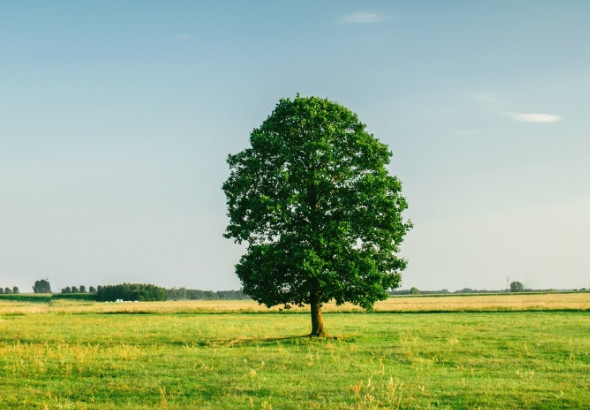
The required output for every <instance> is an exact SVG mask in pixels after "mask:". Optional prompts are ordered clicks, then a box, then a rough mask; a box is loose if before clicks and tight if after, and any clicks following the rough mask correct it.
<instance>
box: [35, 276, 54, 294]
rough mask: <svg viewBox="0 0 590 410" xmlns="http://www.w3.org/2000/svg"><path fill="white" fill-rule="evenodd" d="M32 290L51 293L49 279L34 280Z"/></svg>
mask: <svg viewBox="0 0 590 410" xmlns="http://www.w3.org/2000/svg"><path fill="white" fill-rule="evenodd" d="M33 292H34V293H51V285H50V284H49V280H45V279H40V280H37V281H35V284H34V285H33Z"/></svg>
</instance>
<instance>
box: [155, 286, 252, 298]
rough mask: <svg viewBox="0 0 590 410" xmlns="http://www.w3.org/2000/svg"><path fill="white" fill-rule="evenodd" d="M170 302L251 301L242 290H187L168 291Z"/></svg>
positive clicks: (175, 289)
mask: <svg viewBox="0 0 590 410" xmlns="http://www.w3.org/2000/svg"><path fill="white" fill-rule="evenodd" d="M166 292H167V293H168V299H169V300H242V299H250V296H248V295H246V294H244V292H242V291H241V290H218V291H212V290H200V289H187V288H184V287H182V288H172V289H167V290H166Z"/></svg>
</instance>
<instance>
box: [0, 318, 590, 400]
mask: <svg viewBox="0 0 590 410" xmlns="http://www.w3.org/2000/svg"><path fill="white" fill-rule="evenodd" d="M324 316H325V322H326V329H327V330H328V331H329V332H330V333H331V334H332V335H335V336H337V337H336V338H329V339H321V340H314V339H309V338H307V337H302V335H304V334H306V333H307V332H309V315H308V314H306V313H289V314H281V313H270V314H258V313H250V314H239V313H226V314H198V313H192V314H182V313H151V314H125V313H121V314H107V313H92V312H90V313H89V312H84V313H75V314H72V313H64V312H45V313H33V314H9V315H8V314H7V315H1V314H0V385H1V386H2V387H1V391H0V408H44V406H47V407H48V408H50V409H51V408H86V409H92V408H101V409H103V408H118V409H120V408H228V409H234V408H257V409H258V408H271V407H272V408H275V409H291V408H293V409H295V408H297V409H298V408H323V409H333V408H343V409H348V408H362V409H364V408H429V407H441V408H478V407H481V408H531V407H532V408H560V407H573V408H583V407H585V406H587V405H588V403H590V391H589V389H590V337H589V335H590V313H588V312H584V311H582V312H501V313H500V312H496V313H492V312H482V313H460V312H451V313H396V314H391V313H369V314H365V313H326V314H325V315H324Z"/></svg>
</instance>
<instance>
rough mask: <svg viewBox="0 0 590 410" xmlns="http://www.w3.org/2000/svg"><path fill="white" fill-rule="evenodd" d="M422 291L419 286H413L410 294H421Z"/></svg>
mask: <svg viewBox="0 0 590 410" xmlns="http://www.w3.org/2000/svg"><path fill="white" fill-rule="evenodd" d="M420 293H421V292H420V289H418V288H411V289H410V295H419V294H420Z"/></svg>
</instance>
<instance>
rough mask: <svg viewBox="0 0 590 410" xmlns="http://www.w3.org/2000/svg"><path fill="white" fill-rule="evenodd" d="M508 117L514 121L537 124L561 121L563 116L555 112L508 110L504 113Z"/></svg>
mask: <svg viewBox="0 0 590 410" xmlns="http://www.w3.org/2000/svg"><path fill="white" fill-rule="evenodd" d="M506 115H508V116H509V117H511V118H512V119H514V120H516V121H522V122H536V123H539V124H549V123H552V122H558V121H561V120H562V119H563V118H562V117H560V116H559V115H555V114H539V113H519V112H509V113H506Z"/></svg>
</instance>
